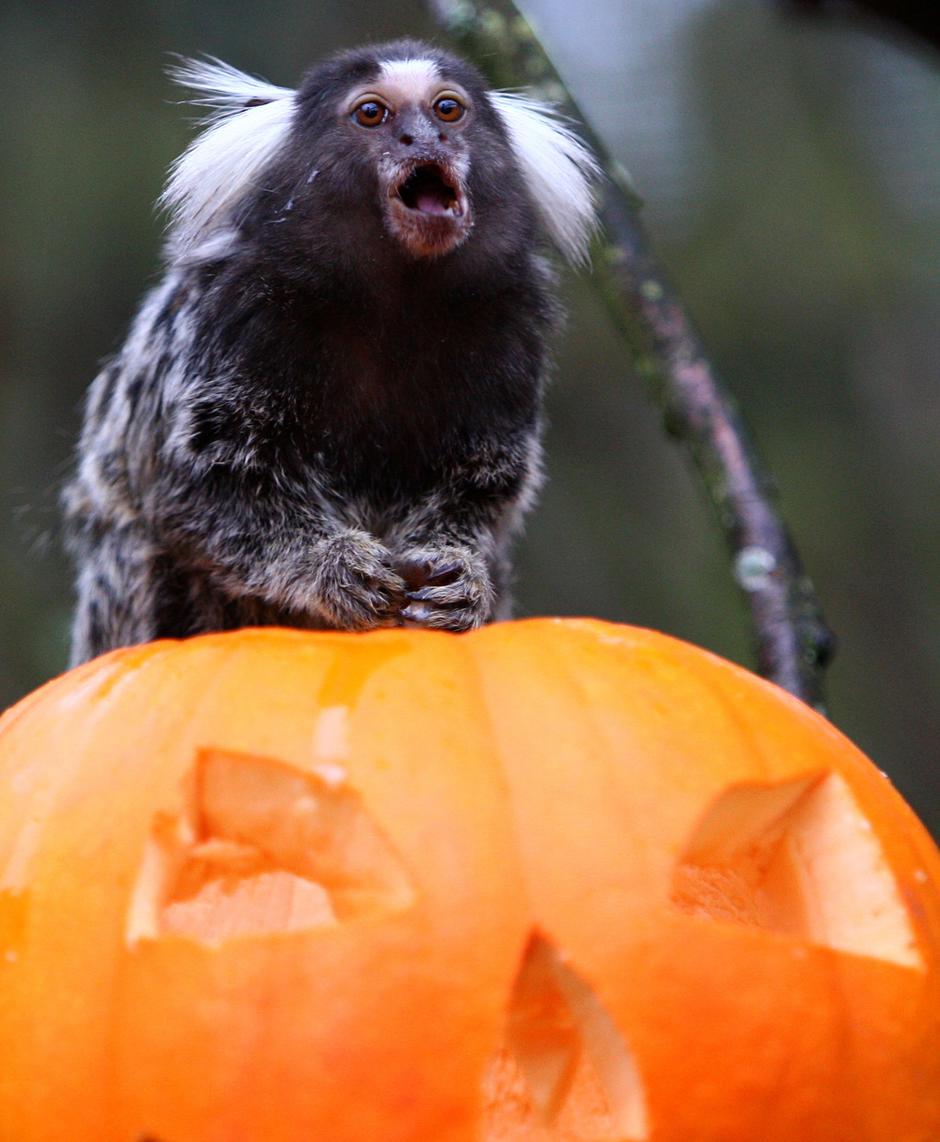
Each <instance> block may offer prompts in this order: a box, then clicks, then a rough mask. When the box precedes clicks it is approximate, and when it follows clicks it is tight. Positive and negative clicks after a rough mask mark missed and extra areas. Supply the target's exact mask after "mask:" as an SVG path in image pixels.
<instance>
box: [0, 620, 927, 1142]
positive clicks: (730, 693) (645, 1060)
mask: <svg viewBox="0 0 940 1142" xmlns="http://www.w3.org/2000/svg"><path fill="white" fill-rule="evenodd" d="M0 788H2V789H3V796H2V798H0V997H2V998H0V1139H2V1140H3V1142H59V1140H62V1142H66V1140H68V1142H86V1140H87V1142H112V1140H113V1142H144V1140H151V1142H155V1140H159V1142H262V1140H263V1142H301V1140H303V1142H309V1140H310V1139H322V1140H323V1142H379V1140H381V1142H429V1140H434V1142H438V1140H439V1142H471V1140H473V1142H509V1140H519V1142H523V1140H524V1142H600V1140H604V1142H633V1140H636V1139H649V1140H651V1142H712V1140H714V1142H736V1140H741V1142H752V1140H754V1139H758V1138H759V1139H762V1140H768V1139H769V1140H780V1142H794V1140H796V1139H799V1140H801V1142H814V1140H817V1139H818V1140H819V1142H823V1140H825V1142H839V1140H845V1142H867V1140H868V1142H881V1140H883V1142H915V1140H916V1142H930V1140H933V1142H936V1140H937V1139H938V1138H940V967H938V948H940V855H938V853H937V851H936V849H935V847H934V846H933V844H932V843H931V841H930V840H929V838H928V837H927V835H926V833H925V831H924V830H923V829H922V827H921V826H920V825H919V823H918V822H917V821H916V819H915V818H914V816H913V815H912V814H911V812H910V811H909V810H908V809H907V807H906V806H905V804H904V803H903V801H902V800H901V799H900V797H899V796H898V795H897V794H896V793H895V792H894V790H893V789H892V787H891V786H890V784H889V782H888V781H887V780H886V779H885V778H884V776H883V775H882V774H880V773H879V772H878V771H877V770H876V769H875V768H874V767H873V766H872V765H871V764H870V763H869V762H868V761H866V760H865V758H864V757H863V756H862V755H861V754H860V753H859V752H858V751H857V750H856V749H855V748H854V747H853V746H852V745H851V744H850V743H849V742H848V741H847V740H846V739H845V738H844V737H842V736H841V735H840V734H839V733H838V732H837V731H836V730H835V729H833V728H832V727H831V726H830V725H829V724H828V723H827V722H825V721H824V720H823V719H822V718H820V717H818V716H817V715H815V714H814V713H813V712H812V711H810V710H808V709H807V708H805V707H804V706H803V705H802V704H801V703H799V702H797V701H796V700H794V699H792V698H790V697H789V696H787V695H785V694H783V693H781V692H780V691H778V690H777V689H776V688H774V687H772V686H770V685H768V684H766V683H764V682H762V681H760V680H759V679H757V678H755V677H753V676H752V675H750V674H748V673H747V672H745V671H743V670H741V669H739V668H737V667H734V666H732V665H730V664H728V663H726V662H723V661H721V660H720V659H717V658H715V657H714V656H712V655H709V654H707V653H705V652H703V651H700V650H697V649H695V648H693V647H690V646H688V645H685V644H683V643H680V642H677V641H675V640H672V639H669V638H666V637H664V636H662V635H658V634H653V633H650V632H648V631H642V630H635V629H632V628H628V627H622V626H613V625H609V624H604V623H600V622H594V621H581V620H578V621H573V620H570V621H561V620H538V621H531V622H525V623H512V624H502V625H496V626H492V627H488V628H485V629H483V630H481V631H478V632H474V633H473V634H470V635H464V636H449V635H438V634H432V633H427V632H405V631H387V632H378V633H374V634H369V635H358V636H351V635H344V634H331V633H323V634H319V633H303V632H296V631H282V630H265V631H243V632H236V633H232V634H226V635H213V636H208V637H204V638H198V639H194V640H191V641H188V642H182V643H157V644H153V645H150V646H145V647H139V648H134V649H131V650H127V651H119V652H116V653H114V654H112V655H109V656H106V657H105V658H102V659H99V660H98V661H96V662H93V663H90V664H88V665H86V666H84V667H81V668H79V669H78V670H75V671H73V672H72V673H70V674H68V675H65V676H64V677H62V678H60V679H58V680H56V681H55V682H52V683H50V684H49V685H48V686H46V687H44V688H43V689H41V690H39V691H37V692H36V693H35V694H33V695H31V696H30V697H29V698H27V699H25V700H24V701H23V702H22V703H20V705H19V706H17V707H15V708H14V709H13V710H11V711H10V712H8V714H7V715H6V716H5V718H4V719H3V721H2V723H0Z"/></svg>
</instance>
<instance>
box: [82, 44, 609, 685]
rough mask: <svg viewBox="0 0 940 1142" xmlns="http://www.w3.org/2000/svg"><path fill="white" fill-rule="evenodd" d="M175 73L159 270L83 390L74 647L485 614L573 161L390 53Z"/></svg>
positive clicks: (583, 195)
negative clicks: (288, 84)
mask: <svg viewBox="0 0 940 1142" xmlns="http://www.w3.org/2000/svg"><path fill="white" fill-rule="evenodd" d="M179 78H181V79H182V81H184V82H186V83H188V84H189V85H190V86H192V87H194V88H195V89H196V91H197V92H199V93H201V97H202V102H204V103H206V104H207V105H209V106H212V107H214V108H215V109H216V113H215V116H214V117H213V118H212V119H211V120H210V123H209V126H208V127H207V129H206V130H205V132H204V133H203V134H202V135H201V136H200V137H199V138H198V139H197V140H196V141H195V142H194V143H193V145H192V146H191V147H190V149H189V150H188V151H187V152H186V153H185V154H184V155H183V156H182V157H181V158H180V160H178V162H177V164H176V165H175V167H174V170H173V172H172V173H171V178H170V182H169V184H168V188H167V191H166V194H165V202H166V205H167V206H168V208H169V209H170V211H171V214H172V219H173V220H172V224H171V229H170V235H169V241H168V247H167V259H168V269H167V274H166V277H165V278H164V280H163V282H162V283H161V285H160V286H158V287H157V289H156V290H154V291H153V292H152V293H151V294H150V295H149V296H148V297H147V298H146V299H145V301H144V303H143V306H142V308H141V310H140V313H139V314H138V317H137V319H136V321H135V324H134V326H133V328H132V330H131V333H130V335H129V337H128V339H127V342H126V343H125V345H124V347H123V349H122V350H121V351H120V353H119V354H118V355H117V356H116V357H115V358H114V360H113V361H111V362H110V363H109V364H108V365H107V366H106V368H105V369H104V370H103V372H102V373H101V375H100V376H99V377H98V378H97V380H96V381H95V383H94V385H93V386H92V389H91V392H90V395H89V400H88V406H87V413H86V420H85V426H84V431H83V434H82V438H81V443H80V447H79V462H78V467H77V472H76V474H75V476H74V478H73V479H72V481H71V483H70V484H69V486H68V487H67V488H66V490H65V493H64V504H65V508H66V514H67V520H68V528H69V536H70V546H71V549H72V551H73V554H74V556H75V558H76V562H77V568H78V576H77V584H78V611H77V616H76V622H75V629H74V643H73V660H74V661H76V662H77V661H81V660H84V659H86V658H88V657H91V656H92V655H94V654H97V653H100V652H101V651H104V650H107V649H109V648H111V647H114V646H120V645H127V644H132V643H137V642H141V641H146V640H149V639H153V638H158V637H163V636H180V635H187V634H193V633H197V632H201V631H207V630H220V629H227V628H232V627H239V626H246V625H254V624H259V623H260V624H265V623H283V624H287V625H293V626H302V627H336V628H341V629H364V628H368V627H372V626H377V625H390V624H397V623H408V624H420V625H425V626H431V627H440V628H444V629H449V630H464V629H467V628H469V627H473V626H476V625H478V624H479V623H481V622H485V621H488V620H489V619H492V618H494V617H497V616H500V615H504V614H506V613H507V607H508V599H507V594H506V587H507V576H508V561H507V560H508V547H509V543H510V540H511V537H512V535H513V534H514V533H515V532H516V530H517V529H518V526H519V523H520V521H521V517H522V514H523V513H524V511H525V509H526V508H527V507H528V506H529V505H530V503H531V501H532V498H533V495H534V492H535V490H536V488H537V486H538V482H539V463H540V444H539V438H540V421H541V395H542V385H543V378H544V375H545V370H546V365H547V350H546V338H547V335H548V333H549V331H550V329H551V327H552V325H553V323H554V320H555V316H556V308H555V304H554V302H553V299H552V289H551V287H552V275H551V273H550V272H549V269H548V267H547V263H546V262H545V261H544V259H543V257H542V255H541V253H540V252H539V247H540V241H541V237H542V235H547V236H548V237H550V238H552V239H553V240H554V241H555V243H556V244H557V245H558V246H559V247H560V248H561V249H562V251H563V252H564V253H565V254H567V255H568V256H569V257H570V258H571V259H572V260H575V261H577V260H579V259H580V258H581V257H582V256H583V250H584V243H585V240H586V236H587V234H588V232H589V229H590V226H591V223H592V214H591V197H590V179H591V178H592V177H593V175H594V168H593V165H592V161H591V159H590V156H589V155H588V154H587V152H586V151H585V150H584V148H583V147H582V146H581V144H580V143H578V141H577V140H576V139H575V138H574V136H573V135H571V134H570V132H568V130H567V129H566V128H564V127H563V126H561V125H560V124H559V123H558V122H557V121H556V120H555V119H554V118H552V116H551V113H550V112H549V111H548V110H547V109H545V108H543V107H540V106H539V105H537V104H534V103H531V102H529V101H527V100H525V99H523V98H520V97H515V96H507V95H500V94H495V93H492V92H488V91H487V90H486V88H485V87H484V85H483V83H482V80H481V79H480V77H479V75H478V73H477V72H476V71H475V70H474V69H473V68H471V67H470V66H469V65H468V64H466V63H464V62H463V61H462V60H459V59H457V58H456V57H454V56H452V55H450V54H448V53H446V52H442V51H440V50H438V49H436V48H433V47H430V46H428V45H425V44H419V43H414V42H411V41H402V42H399V43H395V44H388V45H384V46H380V47H373V48H366V49H361V50H359V51H353V52H346V53H343V54H342V55H340V56H337V57H335V58H334V59H331V60H328V61H327V62H325V63H323V64H321V65H320V66H318V67H315V68H313V69H312V70H311V71H310V72H309V73H308V74H307V75H306V76H305V78H304V81H303V83H302V84H301V86H300V88H299V90H298V91H297V92H293V91H289V90H287V89H284V88H276V87H273V86H271V85H269V84H265V83H263V82H262V81H260V80H253V79H251V78H250V77H247V76H244V75H242V74H241V73H238V72H235V71H234V70H233V69H230V68H226V67H225V66H224V65H220V64H216V63H206V64H202V63H196V64H187V65H184V66H183V67H182V68H180V69H179Z"/></svg>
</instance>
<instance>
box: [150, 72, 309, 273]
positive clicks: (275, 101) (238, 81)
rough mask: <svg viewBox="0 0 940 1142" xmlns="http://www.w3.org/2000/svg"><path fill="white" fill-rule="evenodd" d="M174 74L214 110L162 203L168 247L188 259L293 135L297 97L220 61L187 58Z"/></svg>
mask: <svg viewBox="0 0 940 1142" xmlns="http://www.w3.org/2000/svg"><path fill="white" fill-rule="evenodd" d="M169 74H170V76H171V77H172V78H173V79H174V80H175V81H176V82H177V83H180V84H182V85H184V86H185V87H189V88H190V89H192V90H193V91H195V92H196V93H197V95H196V98H194V99H193V100H192V102H193V103H195V104H196V105H197V106H201V107H208V108H210V109H211V111H210V114H209V115H208V116H207V118H206V124H207V126H206V128H205V130H204V131H203V132H202V134H201V135H199V136H198V138H196V139H194V140H193V142H192V143H190V145H189V146H188V147H187V149H186V150H185V151H184V152H183V153H182V155H180V157H179V158H178V159H177V160H176V162H174V163H173V165H172V167H171V168H170V177H169V179H168V181H167V184H166V189H165V190H164V192H163V194H162V196H161V198H160V205H161V206H162V207H164V208H165V209H166V210H168V211H169V213H170V218H171V222H170V250H171V255H172V256H173V257H174V258H182V257H186V256H187V255H190V254H191V253H192V252H193V250H194V248H195V247H196V246H198V245H200V244H201V243H202V242H203V241H204V240H205V239H206V238H208V237H209V236H210V235H211V234H212V233H213V232H214V231H215V230H217V229H218V228H219V227H225V226H228V225H230V224H231V211H232V208H233V207H234V206H235V205H236V204H237V203H238V201H239V199H241V198H242V197H243V196H244V194H245V192H246V191H247V190H248V189H249V188H250V187H251V186H252V184H253V183H254V180H255V179H256V178H257V176H258V175H259V174H260V173H261V171H262V170H263V169H264V167H265V166H267V164H268V163H269V162H270V160H271V159H272V158H273V157H274V155H275V153H276V152H277V150H278V149H279V148H280V146H281V145H282V144H283V142H284V140H285V139H286V137H287V134H288V132H289V131H290V127H291V122H292V120H293V116H294V106H295V105H294V95H295V92H293V91H292V90H291V89H290V88H287V87H275V86H274V84H271V83H265V82H264V80H261V79H255V78H254V77H253V76H250V75H245V74H244V72H240V71H238V70H237V69H236V68H234V67H229V65H228V64H225V63H222V62H221V61H219V60H205V61H203V60H184V61H183V62H182V63H181V64H180V65H179V66H177V67H173V68H171V69H170V73H169Z"/></svg>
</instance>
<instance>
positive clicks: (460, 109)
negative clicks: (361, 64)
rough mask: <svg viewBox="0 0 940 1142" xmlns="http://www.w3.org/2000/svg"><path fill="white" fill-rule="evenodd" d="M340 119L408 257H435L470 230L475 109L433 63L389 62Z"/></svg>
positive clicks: (357, 91) (361, 86)
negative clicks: (365, 161) (373, 177)
mask: <svg viewBox="0 0 940 1142" xmlns="http://www.w3.org/2000/svg"><path fill="white" fill-rule="evenodd" d="M337 114H338V116H339V118H340V121H341V123H342V124H343V130H344V131H345V133H346V134H347V136H348V144H349V147H350V148H355V149H362V148H365V149H366V150H367V152H368V154H369V155H370V156H371V159H372V162H373V163H374V164H375V170H376V172H377V175H378V194H379V205H380V208H381V210H382V215H383V219H384V223H385V227H386V229H387V231H388V232H389V234H390V235H391V236H392V237H393V238H395V239H397V240H398V241H399V242H400V243H401V244H402V245H403V246H404V247H405V249H406V250H408V252H409V253H411V254H413V255H415V256H416V257H436V256H439V255H441V254H446V253H448V252H449V251H450V250H453V249H454V248H456V247H457V246H459V245H460V243H461V242H463V241H464V239H465V238H466V237H467V235H468V234H469V233H470V230H471V228H472V226H473V212H472V209H471V203H470V199H469V195H468V193H467V178H468V175H469V170H470V137H471V133H472V126H473V121H474V117H475V116H476V114H477V108H476V107H475V106H474V100H473V98H472V97H471V95H470V94H469V93H468V91H467V90H466V89H465V88H464V87H462V86H461V85H460V84H459V83H458V82H456V81H455V80H453V79H452V78H449V77H447V76H445V75H442V74H441V72H440V70H439V67H438V64H437V63H436V61H434V60H431V59H408V60H389V61H386V62H383V63H382V64H381V65H380V68H379V71H378V74H377V75H376V76H375V78H372V79H369V80H366V81H362V82H358V83H355V84H354V85H353V86H352V87H351V88H350V89H349V90H348V91H347V92H345V94H344V95H343V98H342V99H341V100H340V103H339V106H338V107H337Z"/></svg>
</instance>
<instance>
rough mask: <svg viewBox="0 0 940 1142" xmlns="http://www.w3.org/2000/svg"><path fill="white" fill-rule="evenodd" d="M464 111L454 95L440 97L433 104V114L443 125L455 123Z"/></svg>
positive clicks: (462, 115) (464, 108)
mask: <svg viewBox="0 0 940 1142" xmlns="http://www.w3.org/2000/svg"><path fill="white" fill-rule="evenodd" d="M466 110H467V109H466V107H465V106H464V105H463V103H462V102H461V101H460V100H459V99H458V98H457V96H456V95H442V96H440V98H439V99H437V100H436V102H435V103H434V114H435V115H436V116H437V117H438V119H441V120H442V121H443V122H445V123H456V122H457V120H458V119H462V118H463V117H464V113H465V112H466Z"/></svg>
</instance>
